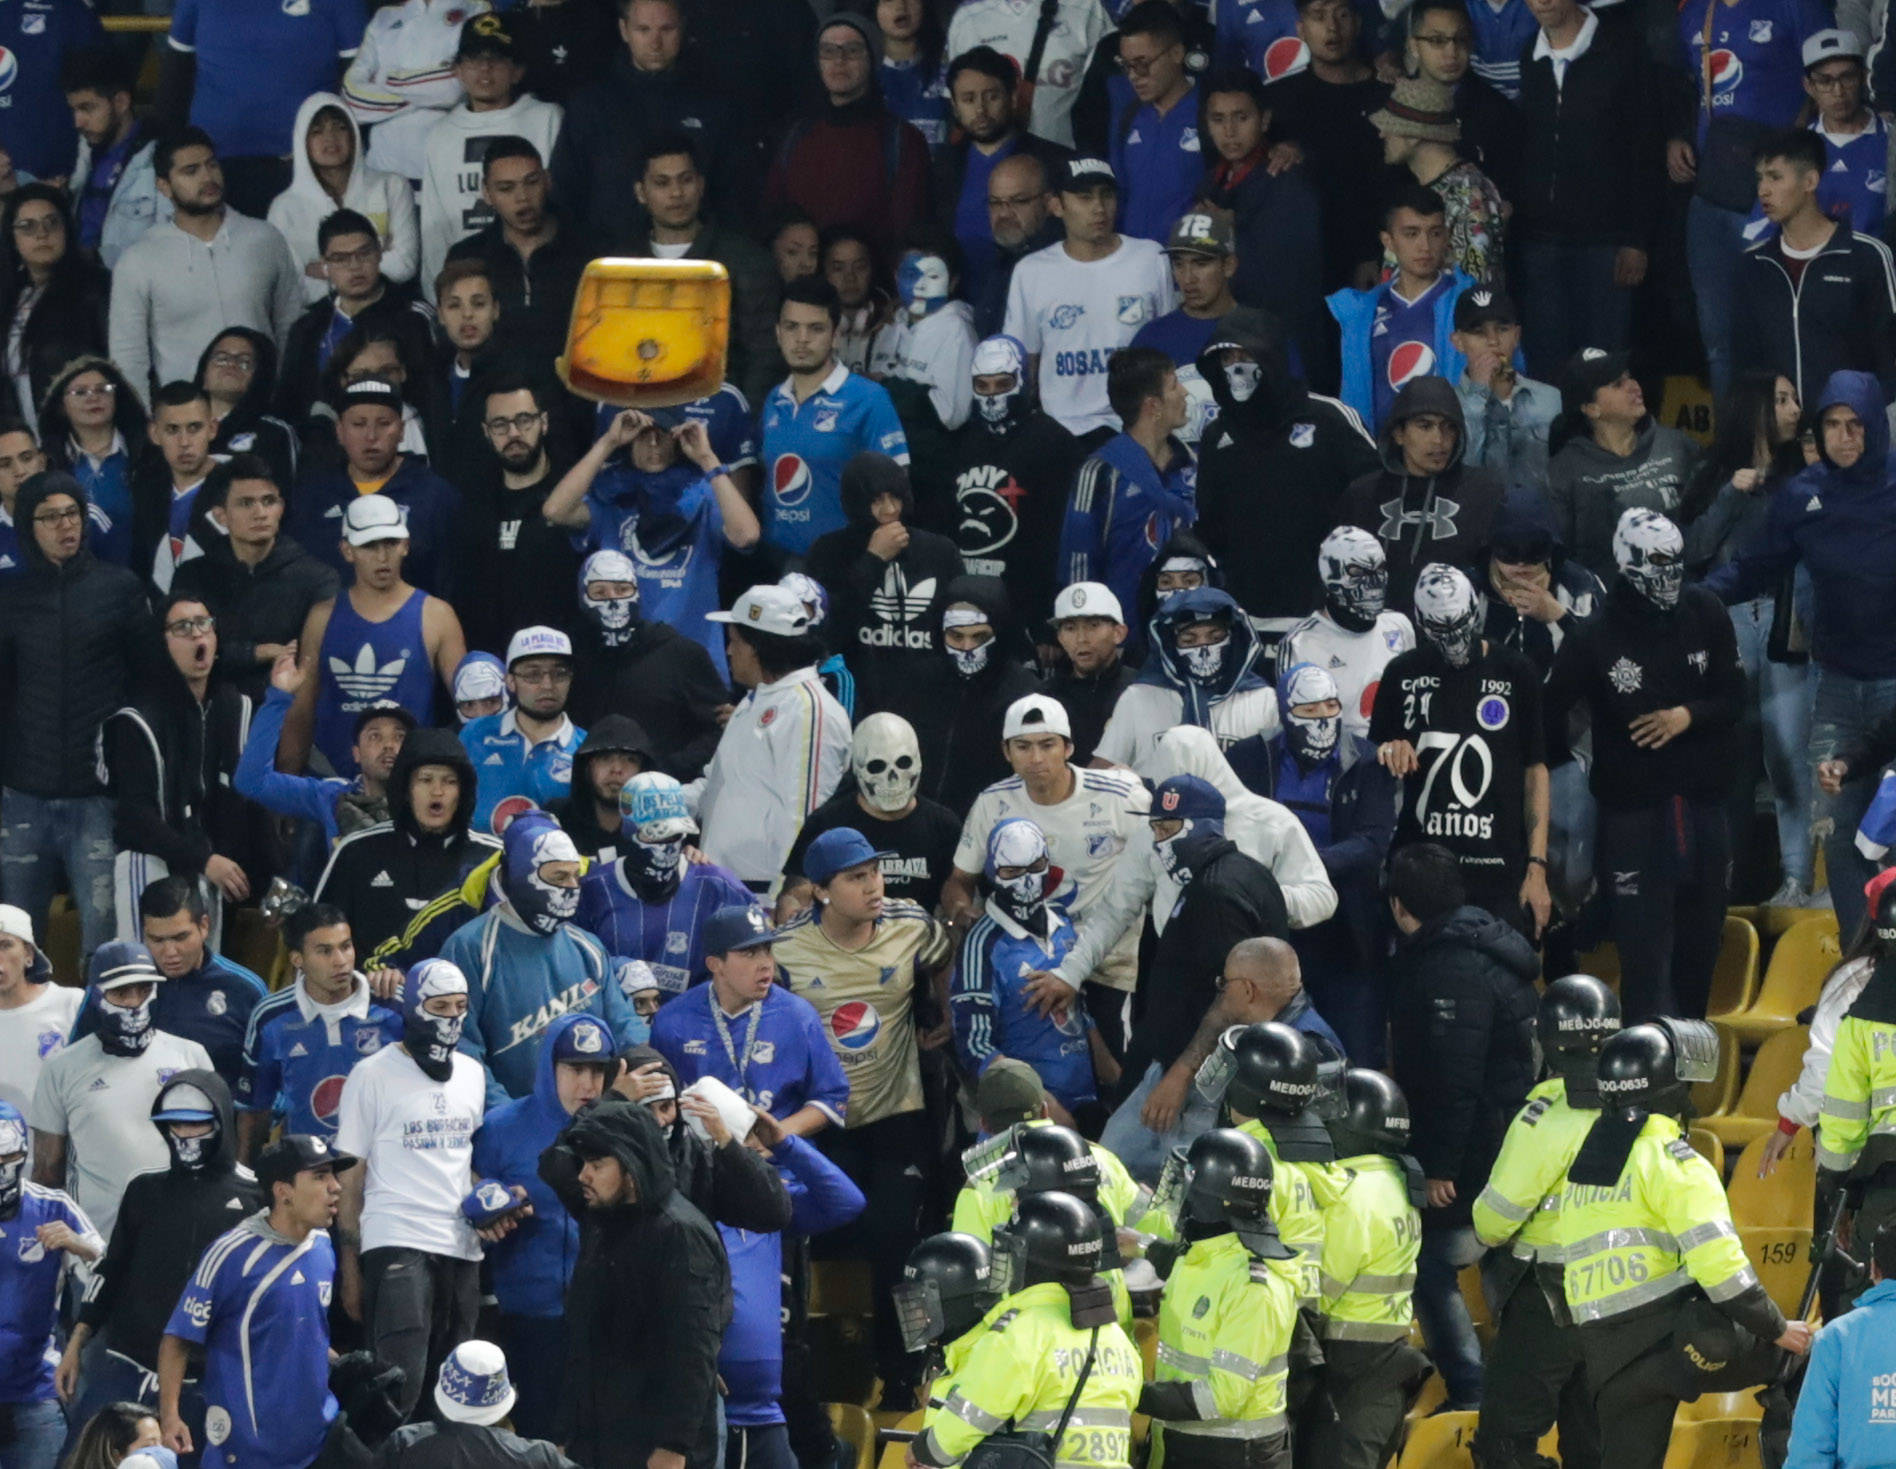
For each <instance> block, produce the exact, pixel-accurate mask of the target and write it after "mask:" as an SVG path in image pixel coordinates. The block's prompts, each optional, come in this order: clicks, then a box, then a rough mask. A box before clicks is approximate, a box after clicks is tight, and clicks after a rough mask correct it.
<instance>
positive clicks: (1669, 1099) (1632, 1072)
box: [1597, 1017, 1719, 1116]
mask: <svg viewBox="0 0 1896 1469" xmlns="http://www.w3.org/2000/svg"><path fill="white" fill-rule="evenodd" d="M1718 1051H1719V1046H1718V1032H1717V1031H1716V1030H1715V1029H1713V1028H1712V1027H1711V1026H1710V1025H1708V1024H1706V1023H1705V1022H1704V1021H1703V1020H1675V1019H1672V1018H1670V1017H1665V1018H1662V1019H1659V1020H1655V1021H1652V1022H1651V1023H1650V1024H1647V1025H1634V1026H1629V1027H1628V1028H1627V1029H1625V1030H1622V1031H1621V1032H1620V1033H1619V1034H1618V1035H1615V1036H1613V1037H1611V1038H1610V1039H1609V1040H1608V1041H1607V1042H1606V1044H1605V1045H1604V1046H1602V1047H1601V1048H1600V1061H1599V1066H1598V1068H1597V1071H1598V1075H1599V1090H1600V1108H1601V1110H1602V1111H1605V1112H1612V1113H1616V1114H1620V1115H1624V1114H1626V1113H1629V1112H1647V1113H1658V1114H1660V1115H1662V1116H1677V1115H1679V1114H1680V1113H1683V1112H1684V1111H1685V1110H1686V1108H1687V1106H1688V1104H1689V1103H1690V1100H1691V1090H1692V1088H1693V1087H1694V1086H1696V1085H1698V1084H1699V1083H1700V1082H1706V1081H1711V1080H1712V1079H1713V1078H1714V1077H1716V1076H1717V1075H1718Z"/></svg>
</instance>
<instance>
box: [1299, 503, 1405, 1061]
mask: <svg viewBox="0 0 1896 1469" xmlns="http://www.w3.org/2000/svg"><path fill="white" fill-rule="evenodd" d="M1317 577H1318V579H1319V580H1320V581H1321V582H1322V583H1323V601H1322V603H1321V605H1319V606H1318V608H1317V610H1316V611H1315V612H1312V613H1311V614H1310V615H1309V616H1308V617H1306V618H1305V619H1304V620H1303V621H1302V622H1299V623H1297V624H1296V625H1295V626H1294V627H1292V628H1291V630H1290V631H1289V632H1287V633H1285V634H1284V639H1283V641H1282V642H1280V643H1279V644H1278V645H1277V666H1278V667H1279V668H1294V667H1295V666H1296V665H1297V664H1299V663H1313V664H1315V665H1316V666H1317V667H1318V668H1327V669H1328V670H1329V671H1330V677H1331V678H1332V679H1334V680H1335V681H1336V696H1337V698H1338V699H1339V700H1341V701H1342V705H1343V728H1344V729H1345V730H1346V731H1348V732H1349V733H1350V734H1351V735H1354V736H1356V737H1357V738H1359V739H1360V738H1364V737H1366V736H1367V735H1368V734H1369V711H1370V710H1371V709H1373V708H1374V707H1375V704H1376V686H1377V685H1378V684H1379V683H1381V682H1382V676H1383V670H1384V669H1385V668H1387V667H1388V666H1389V660H1390V659H1392V658H1394V657H1395V656H1396V654H1398V653H1406V652H1408V651H1409V649H1411V648H1413V647H1414V646H1415V628H1414V627H1413V626H1412V625H1411V624H1410V622H1409V619H1408V618H1406V617H1404V616H1403V615H1402V614H1401V613H1400V612H1391V611H1389V610H1388V608H1387V603H1388V600H1389V556H1388V553H1387V552H1386V551H1384V550H1383V545H1382V542H1381V541H1379V540H1377V539H1376V538H1375V537H1374V536H1372V535H1371V534H1370V533H1369V532H1368V531H1366V530H1364V529H1362V527H1360V526H1354V525H1339V526H1338V527H1337V528H1336V529H1335V530H1333V531H1331V532H1330V533H1329V534H1328V535H1327V536H1325V537H1324V538H1323V545H1322V546H1321V547H1319V548H1318V550H1317ZM1351 1054H1352V1055H1354V1054H1355V1053H1354V1052H1352V1053H1351Z"/></svg>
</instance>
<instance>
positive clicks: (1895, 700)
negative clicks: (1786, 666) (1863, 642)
mask: <svg viewBox="0 0 1896 1469" xmlns="http://www.w3.org/2000/svg"><path fill="white" fill-rule="evenodd" d="M1816 685H1817V688H1816V694H1815V698H1814V704H1813V708H1812V710H1811V716H1810V763H1811V765H1812V767H1813V768H1814V767H1816V766H1818V765H1820V764H1822V763H1823V762H1824V761H1826V760H1828V759H1830V758H1831V757H1832V756H1833V755H1835V754H1836V753H1837V751H1838V750H1840V749H1842V748H1844V747H1845V746H1846V745H1849V744H1852V743H1854V742H1855V741H1856V740H1857V739H1858V738H1859V737H1860V736H1862V735H1864V734H1866V733H1868V732H1869V728H1870V726H1871V725H1873V724H1875V723H1876V721H1877V720H1878V719H1880V718H1881V717H1882V716H1883V715H1885V714H1887V713H1889V712H1890V710H1891V709H1896V678H1852V677H1851V676H1850V675H1849V674H1847V673H1839V672H1837V671H1836V669H1834V668H1825V667H1824V666H1823V665H1821V664H1819V665H1818V667H1817V678H1816ZM1880 774H1881V772H1880V771H1877V770H1856V771H1852V772H1851V776H1850V779H1849V780H1847V781H1845V782H1844V783H1843V789H1842V790H1841V791H1839V792H1838V793H1837V794H1836V795H1834V796H1832V795H1827V794H1825V792H1824V790H1823V788H1822V787H1818V788H1817V790H1816V792H1815V794H1814V796H1813V798H1812V802H1811V812H1812V820H1811V835H1812V836H1813V837H1815V838H1816V839H1818V840H1819V841H1821V842H1822V843H1823V844H1824V865H1825V866H1826V867H1827V868H1828V869H1829V872H1830V900H1831V902H1832V903H1833V904H1834V905H1835V907H1836V910H1837V932H1838V933H1839V934H1840V935H1842V938H1843V944H1844V947H1845V948H1848V947H1849V945H1850V943H1851V941H1852V939H1853V938H1854V937H1855V935H1856V931H1857V929H1858V927H1859V926H1860V925H1861V924H1862V922H1863V910H1864V907H1865V906H1866V905H1865V902H1864V898H1863V884H1864V883H1866V882H1868V881H1869V880H1870V879H1871V878H1872V877H1874V876H1875V875H1876V864H1875V863H1874V862H1872V861H1870V859H1869V858H1867V857H1865V856H1864V855H1863V854H1862V853H1861V852H1859V851H1857V848H1856V833H1857V826H1858V825H1859V824H1860V823H1861V822H1862V820H1863V813H1864V812H1865V811H1866V810H1868V809H1869V804H1870V798H1871V797H1872V796H1874V795H1875V794H1876V782H1877V778H1878V777H1879V775H1880Z"/></svg>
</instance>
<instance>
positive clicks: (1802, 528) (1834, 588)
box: [22, 372, 1896, 679]
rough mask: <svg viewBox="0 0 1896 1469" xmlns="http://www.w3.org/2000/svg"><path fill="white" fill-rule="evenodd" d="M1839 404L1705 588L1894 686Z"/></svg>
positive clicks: (1866, 515)
mask: <svg viewBox="0 0 1896 1469" xmlns="http://www.w3.org/2000/svg"><path fill="white" fill-rule="evenodd" d="M1839 405H1846V406H1848V407H1850V408H1852V409H1854V410H1855V411H1856V413H1857V415H1858V417H1860V418H1861V419H1862V420H1863V428H1864V435H1863V457H1862V458H1860V459H1858V460H1857V462H1856V463H1855V464H1853V465H1851V466H1850V468H1848V469H1840V468H1838V467H1837V466H1836V465H1835V464H1833V463H1831V461H1830V460H1829V459H1828V458H1822V459H1820V460H1819V461H1818V462H1817V463H1816V464H1813V465H1812V466H1811V467H1810V468H1809V469H1806V470H1805V471H1804V472H1803V473H1802V474H1799V475H1797V476H1795V477H1794V478H1793V479H1791V480H1790V482H1789V483H1787V484H1785V485H1783V486H1782V487H1780V488H1779V489H1778V491H1777V493H1776V494H1775V495H1773V496H1772V497H1771V510H1770V514H1769V517H1768V518H1767V519H1766V521H1765V525H1764V531H1763V534H1762V535H1761V536H1760V537H1759V538H1758V540H1757V541H1756V542H1755V543H1754V544H1753V545H1752V546H1751V547H1750V549H1748V550H1746V551H1743V552H1741V553H1740V554H1739V555H1738V557H1737V559H1735V560H1733V561H1730V562H1727V563H1726V564H1725V565H1724V566H1721V567H1720V568H1719V569H1718V570H1717V571H1715V572H1713V573H1712V574H1711V575H1710V576H1709V577H1707V578H1706V580H1705V585H1706V586H1707V587H1708V588H1709V589H1710V590H1712V591H1714V592H1716V593H1717V594H1718V596H1719V597H1720V599H1721V600H1723V601H1725V602H1727V603H1731V602H1743V601H1748V600H1749V599H1750V598H1752V597H1757V596H1762V595H1764V594H1765V593H1767V592H1770V591H1772V590H1773V589H1775V588H1776V586H1777V584H1778V579H1779V578H1780V577H1782V576H1783V574H1784V573H1785V572H1787V571H1789V570H1790V569H1791V568H1792V567H1793V566H1795V565H1797V564H1798V563H1799V562H1800V561H1801V562H1802V563H1803V565H1804V567H1805V568H1806V569H1807V570H1808V571H1809V572H1810V579H1811V591H1812V593H1813V595H1814V597H1815V603H1814V610H1813V618H1812V627H1811V656H1812V657H1813V658H1815V659H1816V660H1817V662H1818V663H1819V664H1820V665H1821V666H1823V667H1825V668H1829V669H1834V670H1835V671H1836V672H1837V673H1840V674H1842V675H1844V676H1845V677H1848V678H1863V679H1870V678H1896V464H1892V463H1891V461H1890V452H1889V448H1890V440H1889V423H1888V420H1887V419H1886V417H1885V416H1884V409H1883V393H1882V389H1881V387H1880V385H1879V384H1878V383H1877V380H1876V378H1875V377H1873V376H1872V375H1871V374H1869V373H1867V372H1839V373H1833V374H1832V375H1831V378H1830V381H1829V382H1828V383H1826V384H1825V385H1824V391H1823V393H1822V395H1821V396H1819V398H1818V399H1817V403H1816V405H1815V408H1814V409H1813V413H1814V416H1816V417H1818V418H1821V417H1822V416H1823V414H1824V411H1825V410H1826V409H1828V408H1834V407H1837V406H1839ZM22 493H24V492H22Z"/></svg>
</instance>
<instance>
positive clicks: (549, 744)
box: [461, 627, 586, 831]
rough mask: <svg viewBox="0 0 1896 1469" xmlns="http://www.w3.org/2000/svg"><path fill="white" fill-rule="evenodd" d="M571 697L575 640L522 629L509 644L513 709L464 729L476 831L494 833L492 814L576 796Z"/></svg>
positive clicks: (576, 735)
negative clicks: (505, 804) (521, 802)
mask: <svg viewBox="0 0 1896 1469" xmlns="http://www.w3.org/2000/svg"><path fill="white" fill-rule="evenodd" d="M572 690H573V640H572V639H571V638H569V637H568V636H567V635H566V634H565V633H563V632H561V631H559V629H557V628H551V627H523V628H521V629H520V631H519V632H517V633H515V634H514V635H513V638H512V640H511V641H510V642H509V643H508V644H507V692H508V693H509V694H511V695H512V696H513V707H512V708H511V709H503V710H501V712H500V713H498V714H484V715H482V716H481V717H480V718H479V719H470V720H469V721H468V722H467V723H466V724H464V725H462V726H461V744H462V746H463V747H464V748H465V749H466V750H467V756H468V759H470V760H472V761H473V762H474V779H475V782H476V785H477V794H476V796H475V800H474V821H473V829H474V830H475V831H489V830H491V829H492V827H493V820H494V808H495V807H496V806H498V805H499V804H500V803H501V802H502V801H504V800H506V799H507V798H508V797H510V796H524V797H526V798H527V799H528V800H529V801H531V802H532V803H533V804H534V805H535V806H538V807H540V808H541V809H542V810H545V809H546V808H547V807H548V806H550V805H552V804H553V802H555V801H559V800H564V799H565V798H566V797H567V796H568V795H569V794H570V793H571V792H572V788H573V756H574V755H575V754H576V753H578V751H579V746H580V742H581V741H583V740H584V739H585V738H586V731H585V730H583V729H580V728H578V727H576V726H575V725H574V723H573V721H572V720H571V719H569V718H567V716H566V700H567V697H568V695H570V694H571V693H572Z"/></svg>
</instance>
